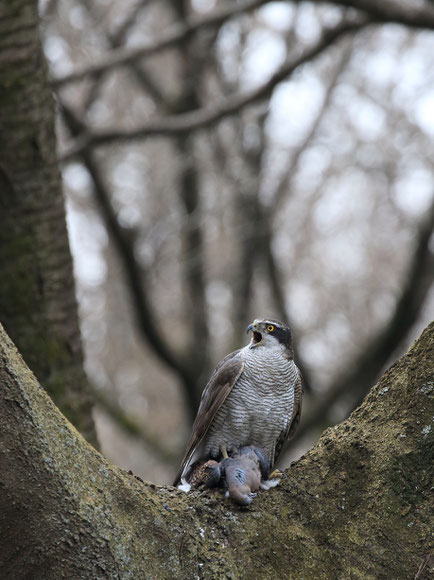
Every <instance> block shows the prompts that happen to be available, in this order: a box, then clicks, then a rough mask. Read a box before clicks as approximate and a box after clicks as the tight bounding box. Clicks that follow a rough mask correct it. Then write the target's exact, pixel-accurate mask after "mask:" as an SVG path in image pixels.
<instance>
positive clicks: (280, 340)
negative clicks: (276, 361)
mask: <svg viewBox="0 0 434 580" xmlns="http://www.w3.org/2000/svg"><path fill="white" fill-rule="evenodd" d="M250 331H251V332H252V339H251V341H250V344H249V348H257V347H260V346H264V347H270V346H271V347H276V346H281V347H282V349H285V350H287V351H288V353H290V354H291V357H292V334H291V330H290V329H289V328H288V327H287V326H286V324H283V322H279V321H278V320H272V319H271V318H264V319H256V320H254V321H253V322H252V324H249V326H248V328H247V332H250Z"/></svg>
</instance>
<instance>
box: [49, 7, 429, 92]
mask: <svg viewBox="0 0 434 580" xmlns="http://www.w3.org/2000/svg"><path fill="white" fill-rule="evenodd" d="M300 1H301V0H294V2H297V3H298V2H300ZM268 2H269V0H246V1H245V2H241V3H239V4H236V5H235V6H234V5H232V4H229V5H227V6H223V7H221V8H218V9H216V10H215V11H214V12H213V13H212V14H211V15H209V16H207V17H201V18H192V19H191V20H190V21H188V20H187V21H185V22H183V23H177V24H175V25H174V26H173V27H172V30H170V31H169V32H168V33H167V34H166V35H165V36H164V37H163V38H162V39H160V40H158V41H157V42H150V43H148V44H146V45H144V46H140V47H136V48H122V49H119V50H117V51H115V52H112V54H111V55H110V57H105V58H104V59H103V60H101V61H100V62H96V63H94V64H93V65H90V66H87V67H83V68H82V69H81V70H77V71H75V72H73V73H70V74H68V75H65V76H64V77H60V78H57V79H53V80H52V85H53V86H54V87H55V88H59V87H61V86H63V85H65V84H68V83H72V82H77V81H80V80H82V79H84V78H85V77H94V76H97V75H100V74H101V73H106V72H108V71H110V70H111V69H114V68H116V67H118V66H123V65H125V64H127V63H129V62H133V61H137V60H138V59H140V58H144V57H148V56H151V55H153V54H155V53H157V52H160V51H162V50H166V49H168V48H171V47H173V46H174V45H176V44H178V43H180V42H182V41H183V40H185V39H186V38H187V37H188V36H190V35H192V34H194V33H195V32H197V31H198V30H203V29H205V28H208V27H212V26H216V25H220V24H222V23H223V22H225V21H226V20H229V19H230V18H233V17H234V16H238V15H239V14H242V13H244V12H248V11H251V10H255V9H256V8H259V7H261V6H262V5H264V4H267V3H268ZM318 4H335V5H337V6H342V7H345V8H354V9H356V10H360V11H362V12H364V13H366V14H368V15H369V16H370V19H371V20H375V21H377V22H382V23H384V22H390V23H395V24H402V25H404V26H408V27H411V28H422V29H429V30H433V29H434V10H431V9H430V8H429V7H428V6H425V7H416V8H415V7H414V6H411V8H410V9H408V8H407V7H405V6H403V5H402V4H399V3H397V2H390V1H388V2H381V3H379V2H376V0H330V1H329V2H324V0H320V1H319V2H318Z"/></svg>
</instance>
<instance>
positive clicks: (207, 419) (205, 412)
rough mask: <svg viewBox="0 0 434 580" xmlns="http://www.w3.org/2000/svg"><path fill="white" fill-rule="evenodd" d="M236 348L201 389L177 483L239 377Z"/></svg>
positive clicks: (240, 366) (239, 366)
mask: <svg viewBox="0 0 434 580" xmlns="http://www.w3.org/2000/svg"><path fill="white" fill-rule="evenodd" d="M239 352H240V351H239V350H237V351H235V352H232V353H231V354H228V355H227V356H226V357H225V358H224V359H223V360H222V361H220V362H219V364H218V365H217V367H216V368H215V370H214V372H213V374H212V376H211V378H210V380H209V381H208V384H207V385H206V387H205V389H204V390H203V393H202V397H201V399H200V405H199V410H198V412H197V415H196V419H195V421H194V423H193V428H192V431H191V435H190V439H189V442H188V445H187V451H186V452H185V455H184V457H183V459H182V461H181V466H180V467H179V469H178V473H177V474H176V478H175V482H174V484H173V485H177V484H178V482H179V480H180V478H181V475H182V472H183V471H184V468H185V466H186V465H187V464H188V462H189V461H190V459H191V457H192V455H193V453H194V452H195V451H196V449H197V446H198V445H199V444H200V443H201V441H202V439H203V438H204V436H205V435H206V433H207V431H208V429H209V427H210V425H211V423H212V421H213V419H214V417H215V416H216V413H217V411H218V410H219V409H220V407H221V406H222V405H223V403H224V401H225V400H226V398H227V396H228V395H229V393H230V392H231V390H232V387H233V386H234V385H235V383H236V382H237V380H238V379H239V378H240V376H241V373H242V372H243V369H244V362H243V361H242V360H241V358H240V357H239V356H237V355H238V353H239Z"/></svg>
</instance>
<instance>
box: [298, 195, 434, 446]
mask: <svg viewBox="0 0 434 580" xmlns="http://www.w3.org/2000/svg"><path fill="white" fill-rule="evenodd" d="M433 230H434V204H433V205H432V206H431V209H430V212H429V214H428V216H427V218H426V219H425V220H424V221H423V223H422V224H421V226H420V230H419V233H418V238H417V243H416V248H415V252H414V254H413V258H412V260H411V263H410V264H409V267H408V270H407V274H406V278H405V283H404V285H403V289H402V292H401V295H400V296H399V298H398V300H397V302H396V306H395V310H394V312H393V315H392V316H391V318H390V320H389V321H388V322H387V323H386V325H385V326H384V327H383V328H381V329H380V331H379V332H378V333H377V336H375V337H373V338H372V339H370V341H369V345H368V346H367V347H366V348H364V349H362V351H361V352H359V353H358V355H357V356H356V358H355V360H354V361H353V362H352V364H349V365H348V366H347V367H346V368H347V370H346V372H344V374H343V375H341V376H340V377H338V378H337V379H336V380H335V381H334V382H333V383H332V384H331V385H330V387H329V388H328V389H327V391H326V392H325V393H324V395H322V396H319V397H318V398H317V399H316V401H315V402H314V403H313V406H312V408H311V410H310V412H309V413H308V414H307V415H306V416H305V417H303V421H302V422H301V424H300V427H299V429H298V431H297V438H301V437H303V435H305V434H306V433H307V432H308V431H309V430H310V429H311V428H312V427H314V426H315V425H316V426H318V425H319V424H320V425H321V428H322V427H324V425H328V424H331V423H332V420H331V418H330V410H331V407H332V405H333V404H334V403H336V401H337V400H338V399H340V398H341V397H342V396H343V395H348V394H349V393H351V394H352V397H353V400H354V405H353V406H356V405H357V404H358V402H359V401H360V400H361V399H362V398H363V397H364V396H365V394H366V393H367V391H368V390H369V388H370V386H371V384H372V383H373V382H374V381H375V380H376V379H377V377H378V375H379V374H380V372H381V370H382V368H383V367H384V365H385V364H386V363H387V361H388V360H389V359H390V357H391V356H392V355H393V353H394V351H395V350H396V349H397V347H398V346H399V345H400V343H401V342H402V340H403V339H404V337H405V336H406V334H407V333H408V331H409V329H410V328H411V327H412V325H413V324H414V321H415V320H416V319H417V316H418V314H419V312H420V310H421V308H422V306H423V303H424V300H425V298H426V296H427V294H428V291H429V289H430V287H431V285H432V282H433V280H434V254H433V252H432V251H431V250H430V248H429V241H430V237H431V235H432V232H433Z"/></svg>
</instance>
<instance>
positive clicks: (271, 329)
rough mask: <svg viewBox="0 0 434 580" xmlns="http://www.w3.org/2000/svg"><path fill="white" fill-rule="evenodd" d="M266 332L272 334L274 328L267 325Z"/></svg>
mask: <svg viewBox="0 0 434 580" xmlns="http://www.w3.org/2000/svg"><path fill="white" fill-rule="evenodd" d="M267 330H268V332H274V326H273V325H272V324H269V325H268V326H267Z"/></svg>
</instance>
